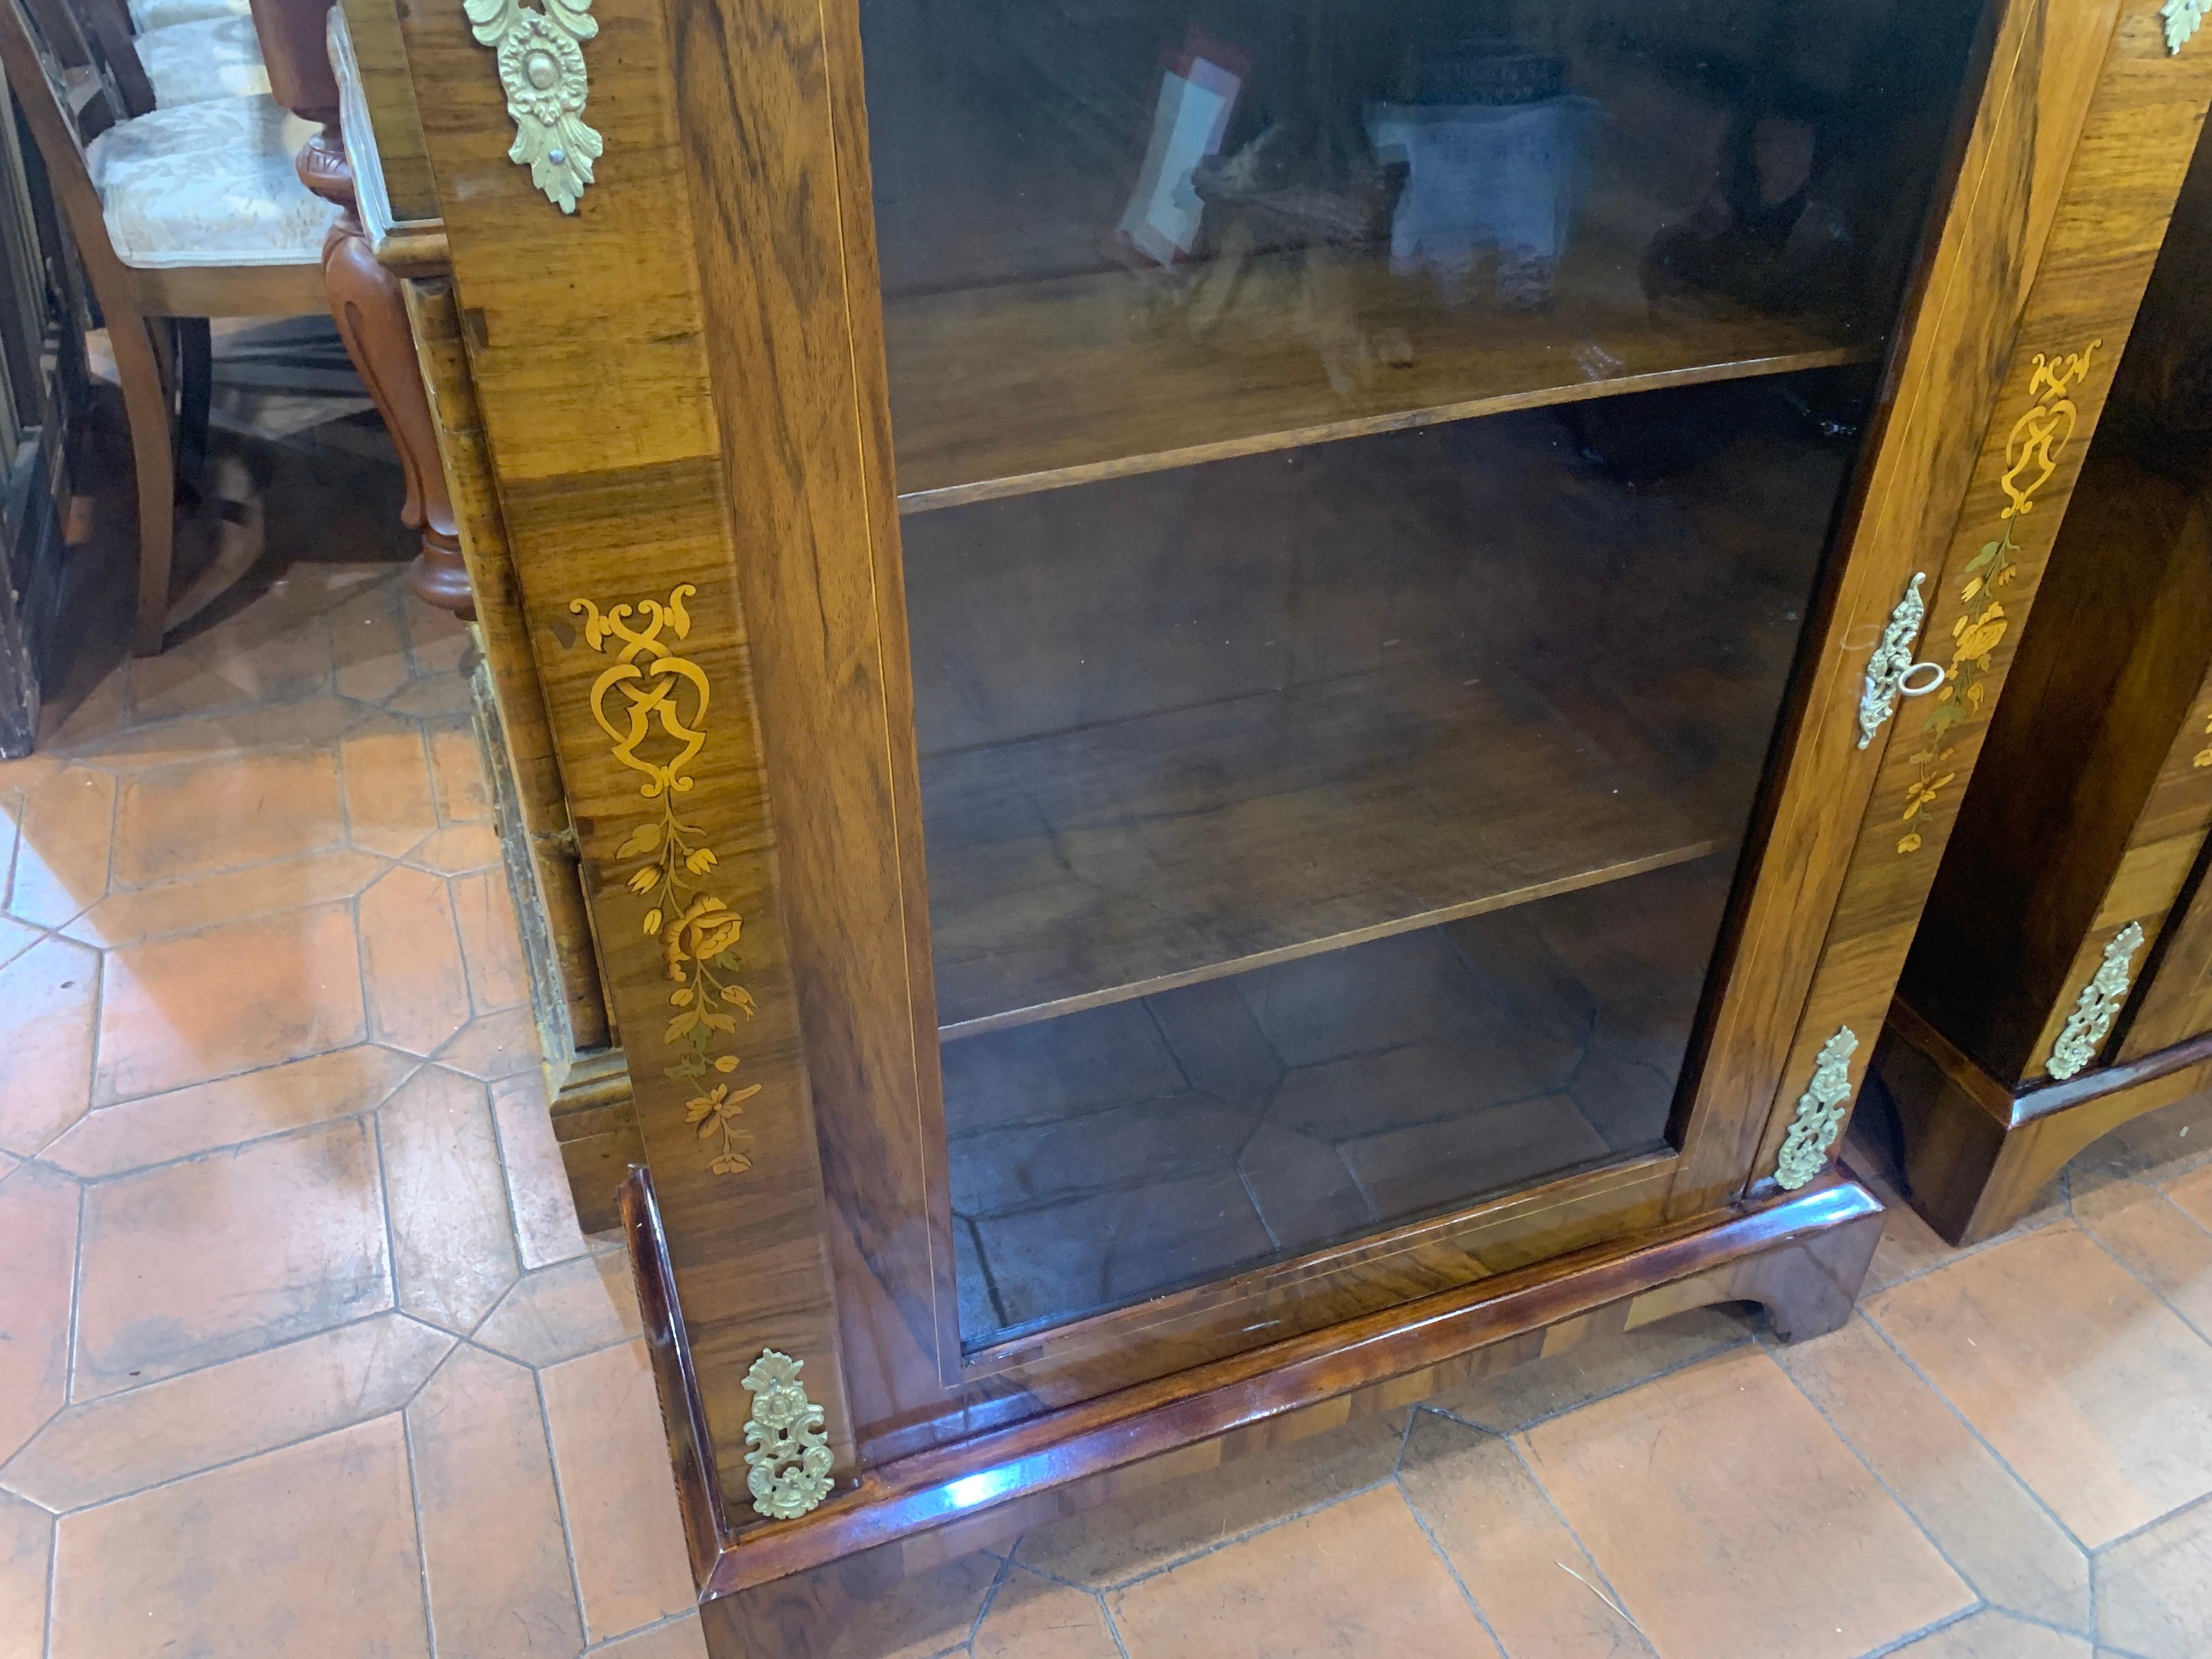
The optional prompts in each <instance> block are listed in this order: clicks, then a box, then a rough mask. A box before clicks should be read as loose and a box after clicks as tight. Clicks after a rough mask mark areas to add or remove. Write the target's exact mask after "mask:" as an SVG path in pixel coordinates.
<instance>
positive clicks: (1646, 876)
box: [861, 0, 1975, 1343]
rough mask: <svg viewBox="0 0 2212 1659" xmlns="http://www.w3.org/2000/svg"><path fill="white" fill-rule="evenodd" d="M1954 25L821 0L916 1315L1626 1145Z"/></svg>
mask: <svg viewBox="0 0 2212 1659" xmlns="http://www.w3.org/2000/svg"><path fill="white" fill-rule="evenodd" d="M1974 10H1975V8H1974V7H1973V6H1972V5H1970V4H1967V3H1964V0H1959V3H1939V4H1937V5H1935V6H1932V7H1931V6H1927V5H1920V6H1916V7H1911V8H1910V9H1908V8H1906V7H1905V6H1904V5H1903V4H1901V3H1893V0H1676V3H1668V4H1665V5H1654V4H1651V3H1650V0H1565V3H1551V0H1547V3H1544V4H1541V5H1538V4H1522V5H1517V6H1516V5H1515V4H1512V3H1509V0H1488V3H1477V4H1472V5H1471V4H1468V3H1466V0H1449V3H1447V0H1395V3H1363V4H1359V5H1353V4H1351V3H1348V0H1299V3H1273V0H1212V3H1200V4H1199V5H1197V6H1196V7H1195V8H1194V7H1193V6H1191V5H1190V4H1188V3H1185V4H1182V5H1173V4H1170V3H1167V0H862V6H861V13H862V22H863V30H864V39H865V44H866V52H867V58H868V88H869V93H868V95H869V109H870V120H871V135H870V142H871V147H872V155H873V165H874V168H875V179H876V188H877V212H878V241H879V245H880V252H881V262H882V269H883V275H884V293H885V300H884V317H885V325H886V330H885V334H886V343H887V351H888V355H889V360H890V383H891V404H892V430H893V437H894V442H895V446H896V463H897V471H898V486H899V489H900V505H901V508H902V513H904V514H905V515H906V516H905V519H904V525H903V535H904V544H905V548H904V552H905V568H906V577H907V589H908V623H909V628H910V630H911V635H912V647H913V661H914V673H915V704H916V720H917V723H918V726H919V735H920V742H921V781H922V802H923V812H924V829H925V836H926V841H927V857H928V876H929V885H930V913H931V923H932V927H933V934H934V945H935V954H936V967H937V981H938V985H937V989H938V1000H939V1018H940V1021H941V1027H940V1036H941V1038H942V1040H943V1041H942V1053H943V1063H944V1076H945V1098H946V1115H947V1121H948V1127H949V1130H950V1133H951V1169H952V1182H953V1202H954V1207H955V1210H956V1212H957V1217H958V1227H957V1231H958V1237H959V1242H960V1247H961V1261H962V1286H961V1304H962V1323H963V1333H964V1334H965V1335H966V1336H967V1338H968V1340H969V1341H970V1342H971V1343H972V1342H982V1341H987V1340H995V1339H996V1338H998V1337H1000V1336H1002V1335H1005V1334H1009V1333H1012V1332H1015V1331H1020V1330H1028V1329H1034V1328H1039V1327H1042V1326H1046V1325H1049V1324H1052V1323H1054V1322H1060V1321H1063V1320H1066V1319H1068V1318H1071V1317H1075V1316H1080V1315H1083V1314H1085V1313H1090V1312H1092V1311H1096V1310H1099V1309H1101V1308H1105V1307H1110V1306H1114V1305H1116V1304H1121V1303H1125V1302H1127V1301H1129V1300H1132V1299H1134V1298H1137V1297H1144V1296H1147V1295H1151V1294H1155V1293H1157V1292H1158V1291H1162V1290H1164V1289H1167V1288H1170V1287H1171V1286H1174V1285H1179V1284H1184V1283H1188V1282H1191V1281H1194V1280H1197V1279H1206V1278H1209V1277H1213V1276H1217V1275H1218V1274H1221V1273H1226V1272H1229V1271H1232V1270H1234V1269H1237V1268H1239V1267H1247V1266H1249V1265H1252V1264H1254V1263H1256V1262H1260V1261H1265V1260H1267V1259H1270V1258H1273V1257H1275V1256H1278V1255H1284V1254H1295V1253H1297V1252H1300V1251H1304V1250H1308V1249H1313V1248H1315V1247H1316V1246H1317V1245H1320V1244H1322V1243H1326V1242H1328V1241H1329V1240H1332V1239H1337V1238H1341V1237H1347V1236H1351V1235H1354V1234H1357V1233H1359V1232H1361V1231H1369V1230H1372V1229H1374V1228H1376V1227H1378V1226H1382V1225H1388V1224H1390V1223H1393V1222H1395V1221H1400V1220H1403V1219H1406V1218H1409V1217H1413V1216H1416V1215H1419V1214H1421V1213H1423V1212H1431V1211H1434V1210H1437V1209H1440V1208H1449V1207H1452V1206H1458V1205H1462V1204H1464V1203H1465V1202H1467V1201H1468V1200H1471V1199H1473V1198H1475V1197H1478V1196H1480V1195H1482V1194H1492V1193H1498V1192H1501V1191H1504V1190H1508V1189H1510V1188H1516V1187H1518V1186H1522V1185H1525V1184H1528V1183H1529V1182H1534V1181H1537V1180H1541V1179H1544V1178H1547V1177H1548V1176H1553V1175H1556V1174H1558V1173H1560V1172H1562V1171H1565V1170H1572V1169H1575V1168H1578V1167H1582V1166H1584V1165H1588V1164H1593V1163H1595V1162H1599V1161H1601V1160H1606V1159H1610V1158H1620V1157H1622V1156H1625V1155H1627V1154H1630V1153H1633V1152H1639V1151H1644V1150H1649V1149H1650V1148H1653V1147H1656V1146H1661V1145H1663V1144H1664V1140H1665V1136H1666V1134H1667V1130H1668V1121H1669V1116H1670V1107H1671V1103H1672V1100H1673V1096H1674V1089H1675V1084H1676V1079H1677V1078H1678V1076H1679V1074H1680V1070H1681V1067H1682V1064H1683V1060H1684V1058H1685V1051H1686V1047H1687V1043H1688V1041H1689V1034H1690V1030H1691V1027H1692V1024H1693V1021H1694V1018H1695V1015H1696V1012H1697V1008H1698V1005H1699V998H1700V996H1701V995H1702V994H1704V993H1705V981H1706V978H1707V972H1708V967H1709V963H1710V961H1711V956H1712V952H1713V947H1714V942H1715V940H1716V938H1717V934H1718V931H1719V929H1720V927H1721V925H1722V921H1723V914H1724V912H1725V910H1726V908H1727V905H1728V902H1729V889H1730V882H1731V878H1732V876H1733V874H1734V872H1735V861H1736V858H1737V854H1738V851H1739V849H1740V847H1741V840H1742V836H1743V833H1744V829H1745V826H1746V824H1747V822H1748V820H1749V817H1750V814H1751V811H1752V807H1753V801H1754V798H1755V796H1756V794H1757V791H1758V786H1759V776H1760V774H1761V769H1762V767H1763V764H1764V763H1765V756H1766V751H1767V749H1768V747H1769V745H1770V744H1771V739H1772V734H1773V731H1774V726H1775V720H1776V716H1777V714H1778V709H1779V708H1780V706H1781V703H1782V699H1783V694H1784V688H1785V685H1786V683H1787V680H1788V678H1789V674H1790V665H1791V664H1792V662H1793V660H1794V659H1795V656H1796V652H1797V649H1798V646H1799V634H1800V629H1801V625H1802V617H1804V615H1805V613H1806V611H1807V608H1808V605H1809V604H1810V603H1811V600H1812V598H1813V594H1814V587H1815V586H1816V583H1817V582H1818V580H1819V579H1820V569H1821V564H1822V560H1823V557H1824V555H1825V552H1826V544H1827V541H1828V537H1829V531H1830V526H1831V525H1832V521H1833V519H1834V516H1835V511H1836V507H1837V503H1838V501H1839V500H1840V499H1841V495H1842V492H1843V489H1844V484H1845V483H1846V480H1847V477H1848V475H1849V471H1850V466H1851V465H1852V462H1853V459H1854V458H1855V456H1856V455H1857V450H1858V447H1859V443H1858V436H1857V434H1858V430H1859V427H1860V423H1861V421H1862V418H1863V413H1864V410H1865V407H1866V404H1867V402H1868V399H1869V395H1870V392H1871V390H1872V386H1873V378H1874V374H1875V369H1874V364H1875V361H1876V359H1877V358H1878V356H1879V355H1880V353H1881V350H1882V349H1883V348H1884V347H1885V345H1886V344H1887V337H1888V331H1889V330H1890V328H1891V326H1892V322H1893V313H1894V312H1895V309H1896V303H1897V295H1898V294H1899V289H1900V288H1901V284H1902V278H1903V273H1904V270H1905V265H1906V263H1907V261H1908V259H1909V258H1910V256H1911V251H1912V248H1913V246H1914V243H1915V239H1916V237H1917V234H1918V232H1919V230H1920V228H1921V225H1922V223H1923V220H1924V217H1925V213H1926V208H1927V204H1928V201H1929V193H1930V190H1931V188H1932V181H1933V179H1934V177H1935V174H1936V170H1937V166H1938V163H1939V161H1940V159H1941V150H1942V140H1943V137H1944V134H1945V132H1946V131H1948V124H1949V122H1950V119H1951V116H1952V111H1953V108H1954V105H1955V103H1956V100H1957V93H1958V88H1959V85H1960V80H1961V77H1962V75H1963V65H1964V63H1965V58H1966V45H1967V40H1968V37H1969V35H1970V33H1971V30H1972V22H1973V13H1974ZM1478 417H1479V418H1478Z"/></svg>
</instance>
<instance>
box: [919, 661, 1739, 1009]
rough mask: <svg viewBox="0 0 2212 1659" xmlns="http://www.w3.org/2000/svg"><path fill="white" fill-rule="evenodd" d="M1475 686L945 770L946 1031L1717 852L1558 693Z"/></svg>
mask: <svg viewBox="0 0 2212 1659" xmlns="http://www.w3.org/2000/svg"><path fill="white" fill-rule="evenodd" d="M1473 671H1474V670H1473V666H1472V665H1470V666H1469V667H1468V669H1467V671H1465V672H1462V671H1459V669H1458V668H1457V666H1455V665H1451V664H1449V663H1446V664H1439V665H1435V666H1433V667H1431V668H1423V669H1402V670H1393V671H1384V672H1378V673H1371V674H1364V675H1358V676H1350V677H1346V678H1340V679H1335V680H1328V681H1323V682H1322V683H1320V684H1308V685H1304V686H1299V687H1295V688H1292V689H1291V690H1285V691H1279V692H1270V693H1263V694H1259V695H1255V696H1244V697H1238V698H1234V699H1231V700H1228V701H1225V702H1216V703H1212V704H1208V705H1206V706H1204V707H1201V708H1188V709H1178V710H1175V711H1172V712H1170V713H1167V714H1156V715H1152V716H1151V717H1149V718H1146V719H1141V720H1122V721H1116V722H1115V723H1113V724H1110V725H1107V726H1082V727H1078V728H1076V729H1075V730H1073V731H1072V732H1062V733H1055V734H1054V735H1052V736H1049V737H1044V738H1032V739H1030V740H1028V741H1025V742H1018V743H1007V744H991V745H989V746H987V747H983V748H979V749H974V750H966V751H964V752H963V753H959V754H956V755H951V756H945V757H939V758H937V759H933V760H931V761H928V762H926V763H925V764H924V769H923V775H924V778H925V781H926V784H927V809H928V810H927V836H928V841H929V848H930V871H931V875H932V882H931V890H930V891H931V905H932V925H933V933H934V935H935V951H936V963H937V998H938V1018H939V1030H941V1031H942V1033H943V1034H944V1035H945V1036H948V1037H950V1036H970V1035H973V1034H975V1033H978V1032H982V1031H991V1030H1002V1029H1004V1028H1006V1027H1007V1026H1010V1025H1018V1024H1024V1023H1026V1022H1028V1021H1030V1020H1036V1019H1046V1018H1052V1017H1054V1015H1058V1014H1063V1013H1067V1012H1072V1011H1073V1010H1076V1009H1079V1008H1087V1007H1096V1006H1100V1005H1102V1004H1104V1003H1109V1002H1117V1001H1121V1000H1127V999H1129V998H1133V997H1140V996H1146V995H1148V994H1152V992H1155V991H1163V990H1166V989H1168V988H1169V987H1172V986H1176V985H1187V984H1190V983H1192V982H1194V981H1198V980H1201V979H1211V978H1217V977H1219V976H1222V975H1230V974H1237V973H1243V972H1245V971H1247V970H1249V969H1253V968H1257V967H1260V966H1261V965H1263V964H1265V963H1273V962H1285V961H1289V960H1291V958H1293V957H1300V956H1307V955H1311V954H1313V953H1315V952H1316V951H1328V950H1334V949H1338V948H1340V947H1342V946H1344V945H1352V944H1356V943H1358V942H1360V941H1363V940H1365V939H1380V938H1383V937H1385V936H1387V935H1389V934H1391V933H1405V932H1408V931H1410V930H1412V929H1413V928H1416V927H1430V926H1432V925H1434V924H1436V923H1438V922H1443V921H1452V920H1454V919H1455V918H1457V917H1461V916H1470V915H1480V914H1481V913H1482V912H1484V911H1487V910H1495V909H1502V908H1505V907H1506V906H1508V905H1512V904H1518V903H1524V902H1528V901H1529V900H1532V899H1537V898H1541V897H1544V896H1547V895H1549V894H1553V893H1561V892H1566V891H1570V890H1573V889H1575V888H1577V887H1586V886H1593V885H1595V884H1598V883H1601V882H1605V881H1613V880H1619V879H1620V878H1623V877H1626V876H1632V875H1635V874H1637V873H1638V872H1643V871H1646V870H1652V869H1656V868H1658V867H1660V866H1663V865H1668V864H1675V863H1680V862H1683V861H1685V860H1690V859H1694V858H1699V857H1702V856H1704V855H1705V854H1707V853H1709V852H1711V851H1712V850H1713V848H1714V846H1715V844H1716V843H1715V842H1713V841H1712V840H1711V837H1710V836H1709V835H1708V834H1707V833H1706V832H1705V831H1703V830H1702V829H1700V828H1699V826H1698V825H1696V824H1694V823H1692V822H1691V821H1690V820H1689V819H1688V818H1687V817H1684V816H1683V815H1682V814H1681V813H1680V811H1677V810H1675V808H1674V806H1673V805H1670V804H1669V803H1668V800H1667V799H1665V798H1664V797H1663V796H1662V794H1660V793H1658V792H1657V791H1656V789H1655V788H1653V787H1651V786H1650V784H1649V783H1646V782H1644V781H1642V780H1641V779H1639V778H1638V775H1636V773H1635V772H1633V771H1632V770H1630V769H1626V768H1624V767H1620V766H1618V765H1616V764H1614V763H1613V762H1612V761H1611V760H1610V758H1609V757H1607V756H1606V755H1605V754H1604V752H1603V751H1602V750H1599V749H1598V748H1597V746H1596V745H1595V744H1593V743H1592V742H1591V741H1590V740H1589V738H1587V737H1585V736H1584V735H1583V733H1582V732H1578V731H1577V730H1576V729H1575V728H1574V727H1573V726H1571V725H1570V724H1568V723H1567V722H1566V721H1565V720H1562V719H1561V718H1560V717H1559V715H1558V714H1555V713H1554V712H1553V710H1552V709H1551V708H1549V707H1548V706H1547V704H1546V703H1545V702H1544V700H1543V699H1542V698H1541V697H1539V696H1537V695H1536V694H1535V693H1534V692H1533V691H1531V690H1528V689H1526V688H1523V687H1520V686H1517V685H1516V684H1514V683H1512V681H1511V680H1510V677H1506V676H1503V675H1501V674H1500V673H1498V672H1497V671H1494V670H1493V671H1491V672H1490V673H1489V674H1487V675H1486V678H1485V680H1484V682H1483V683H1481V684H1474V683H1471V682H1470V679H1469V678H1468V676H1469V675H1470V674H1471V673H1472V672H1473ZM1163 755H1171V756H1173V757H1175V760H1174V763H1173V764H1172V765H1171V766H1163V765H1162V764H1161V763H1160V757H1162V756H1163ZM1149 823H1161V824H1164V825H1165V826H1166V827H1167V828H1166V830H1165V833H1163V834H1160V835H1157V836H1152V835H1147V834H1146V833H1145V831H1144V829H1143V828H1142V826H1144V825H1146V824H1149ZM1133 826H1135V828H1134V829H1133Z"/></svg>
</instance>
